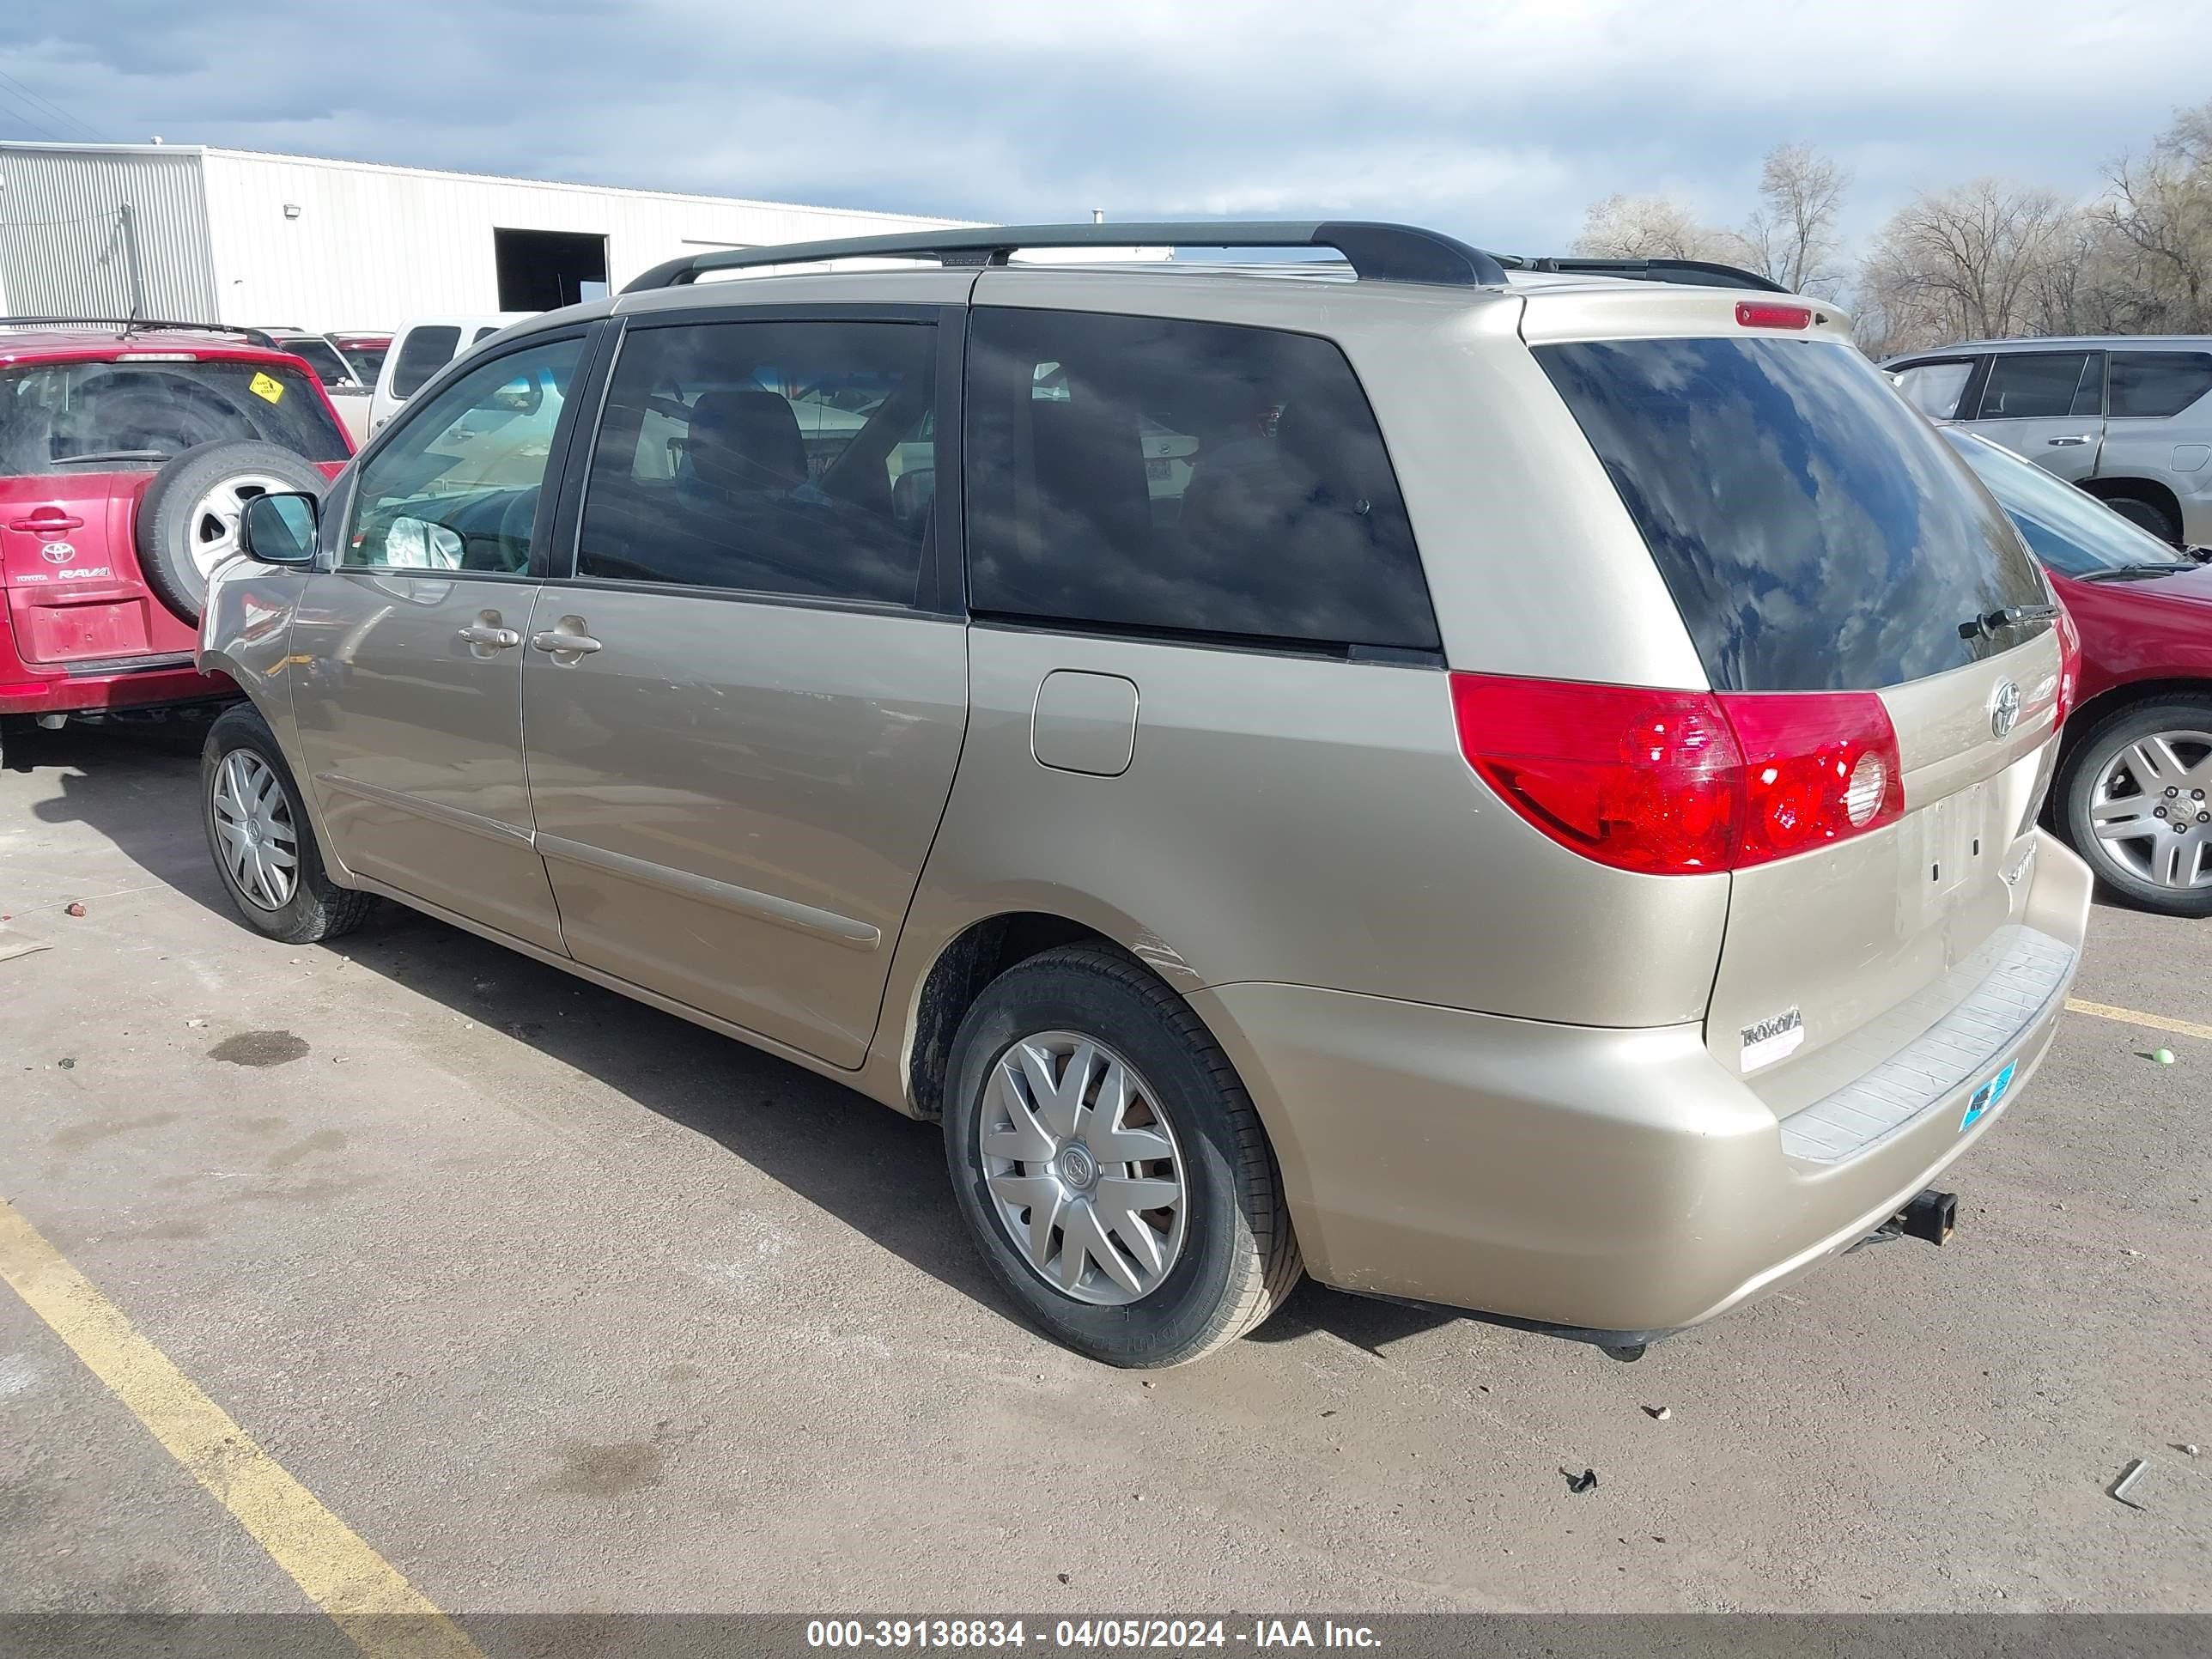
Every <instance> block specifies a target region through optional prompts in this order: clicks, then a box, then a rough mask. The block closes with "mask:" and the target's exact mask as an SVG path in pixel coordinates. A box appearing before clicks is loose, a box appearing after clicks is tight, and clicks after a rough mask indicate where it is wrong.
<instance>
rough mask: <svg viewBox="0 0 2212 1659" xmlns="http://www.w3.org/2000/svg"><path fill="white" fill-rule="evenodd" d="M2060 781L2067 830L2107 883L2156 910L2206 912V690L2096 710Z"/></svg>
mask: <svg viewBox="0 0 2212 1659" xmlns="http://www.w3.org/2000/svg"><path fill="white" fill-rule="evenodd" d="M2059 789H2060V798H2061V800H2062V803H2063V810H2062V822H2063V825H2064V828H2065V830H2066V839H2067V840H2068V841H2069V842H2072V843H2073V846H2074V849H2075V851H2076V852H2078V853H2080V854H2081V856H2082V857H2083V858H2084V859H2086V860H2088V863H2089V867H2090V868H2091V869H2093V871H2095V872H2097V874H2098V876H2099V877H2100V878H2102V879H2103V880H2104V882H2105V883H2106V884H2107V885H2108V886H2110V887H2111V888H2112V889H2113V890H2114V891H2116V892H2118V893H2119V894H2120V895H2122V896H2124V897H2125V898H2128V899H2130V900H2131V901H2132V902H2135V903H2136V904H2137V905H2140V906H2141V907H2142V908H2144V909H2146V910H2155V911H2158V912H2159V913H2160V914H2161V915H2169V916H2204V915H2212V697H2180V698H2173V699H2171V700H2167V701H2164V702H2154V703H2141V704H2137V705H2136V707H2134V708H2123V709H2120V710H2119V711H2118V712H2117V713H2115V714H2112V715H2111V716H2110V717H2109V718H2107V719H2106V720H2100V722H2098V724H2097V725H2096V726H2094V727H2093V729H2092V730H2091V731H2090V732H2089V734H2088V735H2087V737H2085V738H2082V739H2081V742H2080V744H2077V745H2076V746H2075V750H2074V751H2073V753H2072V755H2071V756H2070V757H2069V758H2068V760H2067V763H2066V773H2065V775H2064V777H2063V779H2062V780H2061V781H2060V784H2059Z"/></svg>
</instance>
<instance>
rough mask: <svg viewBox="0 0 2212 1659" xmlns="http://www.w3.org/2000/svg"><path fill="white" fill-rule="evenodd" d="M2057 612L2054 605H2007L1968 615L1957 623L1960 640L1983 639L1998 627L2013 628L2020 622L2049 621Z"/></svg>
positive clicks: (1993, 632)
mask: <svg viewBox="0 0 2212 1659" xmlns="http://www.w3.org/2000/svg"><path fill="white" fill-rule="evenodd" d="M2057 614H2058V607H2057V605H2005V606H2003V607H2002V609H1999V610H1996V611H1986V612H1984V614H1983V615H1981V616H1978V617H1968V618H1967V619H1966V621H1965V622H1962V623H1960V624H1959V637H1960V639H1962V640H1985V639H1988V638H1989V637H1990V635H1993V634H1995V633H1996V631H1997V629H2000V628H2015V627H2017V626H2019V624H2021V623H2032V622H2049V621H2050V620H2051V618H2053V617H2056V616H2057Z"/></svg>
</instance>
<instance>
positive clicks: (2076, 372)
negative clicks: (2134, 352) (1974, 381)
mask: <svg viewBox="0 0 2212 1659" xmlns="http://www.w3.org/2000/svg"><path fill="white" fill-rule="evenodd" d="M2102 368H2103V360H2102V358H2101V357H2100V355H2099V354H2098V353H2096V352H2093V351H2001V352H1999V353H1997V354H1996V357H1995V358H1994V359H1993V360H1992V361H1991V362H1990V379H1989V384H1988V385H1987V386H1984V387H1983V388H1982V411H1981V418H1982V419H1983V420H1985V421H2021V420H2037V419H2045V420H2047V419H2050V418H2051V417H2052V416H2068V415H2095V414H2097V413H2099V412H2100V405H2101V404H2102V401H2103V399H2102V395H2101V394H2102V393H2103V391H2104V387H2103V385H2102V384H2101V381H2102V374H2101V373H2100V371H2101V369H2102Z"/></svg>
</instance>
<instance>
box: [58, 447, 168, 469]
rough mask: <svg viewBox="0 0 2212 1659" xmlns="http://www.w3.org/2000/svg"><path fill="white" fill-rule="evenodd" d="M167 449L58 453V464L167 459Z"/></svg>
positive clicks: (86, 464) (71, 464) (84, 464)
mask: <svg viewBox="0 0 2212 1659" xmlns="http://www.w3.org/2000/svg"><path fill="white" fill-rule="evenodd" d="M167 459H169V451H167V450H166V449H103V450H100V451H99V452H97V453H94V454H90V455H57V456H55V457H54V459H53V464H54V465H56V466H89V465H93V464H94V463H95V462H99V461H166V460H167Z"/></svg>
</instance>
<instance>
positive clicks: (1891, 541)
mask: <svg viewBox="0 0 2212 1659" xmlns="http://www.w3.org/2000/svg"><path fill="white" fill-rule="evenodd" d="M1534 350H1535V356H1536V359H1537V361H1538V362H1540V363H1541V364H1542V365H1543V368H1544V371H1545V373H1546V374H1548V375H1549V376H1550V377H1551V380H1552V384H1553V386H1556V387H1557V388H1558V389H1559V395H1560V396H1561V397H1562V398H1565V401H1566V404H1567V407H1568V408H1569V409H1570V410H1572V411H1573V413H1574V416H1575V419H1576V420H1577V422H1579V424H1580V425H1581V427H1582V429H1583V434H1584V435H1585V436H1586V437H1588V438H1589V442H1590V447H1592V448H1593V449H1595V451H1596V452H1597V455H1598V459H1600V460H1601V461H1602V462H1603V463H1604V464H1605V469H1606V471H1607V475H1608V476H1609V477H1611V478H1612V480H1613V488H1614V489H1617V490H1618V491H1619V492H1620V499H1621V501H1622V504H1623V505H1624V506H1626V507H1627V509H1628V513H1629V516H1630V517H1631V518H1632V519H1633V520H1635V523H1636V526H1637V528H1638V531H1640V532H1642V534H1643V538H1644V545H1645V546H1646V547H1648V548H1649V549H1650V552H1651V557H1652V559H1653V561H1654V562H1656V564H1657V565H1658V567H1659V570H1660V574H1662V576H1664V577H1665V579H1666V581H1667V586H1668V592H1671V593H1672V594H1673V595H1674V603H1675V605H1676V606H1677V607H1678V608H1679V609H1680V611H1681V615H1682V620H1683V622H1684V623H1686V625H1687V627H1688V629H1689V631H1690V635H1691V638H1692V640H1693V641H1695V643H1696V645H1697V647H1698V653H1699V657H1700V659H1702V660H1703V662H1704V664H1705V671H1706V673H1707V674H1708V675H1709V676H1710V677H1711V680H1712V684H1713V685H1714V687H1715V688H1716V689H1717V690H1726V691H1829V690H1872V689H1878V688H1880V687H1882V686H1886V685H1896V684H1903V683H1905V682H1907V681H1910V680H1917V679H1921V678H1925V677H1926V676H1928V675H1930V674H1939V673H1942V671H1945V670H1946V669H1950V668H1956V667H1960V666H1961V665H1964V664H1966V663H1968V662H1971V661H1975V660H1978V659H1982V658H1984V657H1987V656H1990V655H1992V654H1995V653H1997V652H1999V651H2002V650H2008V649H2010V648H2011V647H2014V646H2016V645H2018V644H2019V643H2020V635H2018V634H2017V633H2013V634H2005V635H1999V636H1998V637H1997V638H1996V639H1994V640H1990V639H1985V638H1980V637H1977V638H1975V639H1973V640H1971V641H1970V640H1967V639H1965V638H1962V637H1961V636H1960V631H1959V629H1960V624H1961V623H1966V622H1967V621H1969V620H1970V619H1972V618H1974V617H1980V616H1984V615H1986V614H1987V613H1988V612H1990V611H1994V610H1997V609H1999V608H2001V607H2003V606H2007V605H2037V604H2042V603H2045V601H2046V599H2047V597H2048V596H2047V594H2046V593H2045V589H2044V586H2043V580H2042V578H2041V577H2040V575H2039V574H2038V573H2037V572H2036V569H2035V568H2034V566H2033V562H2031V561H2030V560H2029V558H2028V556H2027V552H2026V550H2024V549H2023V548H2022V547H2021V541H2020V538H2019V537H2018V535H2016V534H2015V532H2014V530H2013V528H2012V526H2011V525H2010V524H2009V523H2008V521H2007V520H2006V518H2005V516H2004V513H2002V510H2001V509H2000V508H1999V507H1997V505H1996V502H1995V501H1991V500H1990V497H1989V496H1988V495H1986V494H1985V493H1984V491H1983V490H1982V489H1981V488H1980V487H1979V486H1978V484H1977V483H1975V482H1974V479H1973V477H1972V474H1971V473H1970V472H1969V471H1967V469H1966V463H1965V462H1963V461H1961V460H1960V459H1958V457H1956V456H1955V455H1954V454H1952V453H1950V451H1949V449H1948V447H1947V446H1946V445H1945V444H1944V443H1943V441H1942V439H1941V438H1940V437H1938V436H1937V435H1936V431H1935V429H1934V428H1931V427H1930V426H1929V425H1928V423H1927V422H1925V421H1923V420H1922V419H1921V418H1920V417H1919V416H1917V415H1916V414H1914V413H1913V412H1912V410H1911V409H1910V408H1909V407H1908V406H1907V405H1906V404H1905V401H1904V400H1903V399H1902V398H1899V396H1898V395H1897V392H1896V391H1895V389H1894V388H1893V387H1892V386H1889V385H1888V384H1887V382H1886V381H1885V380H1883V378H1882V376H1881V374H1880V372H1879V371H1878V370H1876V369H1875V368H1874V367H1873V365H1872V364H1870V363H1869V362H1867V361H1866V360H1865V359H1864V358H1863V357H1862V356H1859V355H1858V353H1857V352H1856V351H1854V350H1852V349H1850V348H1849V347H1848V346H1844V345H1840V344H1831V343H1826V342H1821V341H1809V340H1780V339H1769V338H1756V339H1729V338H1717V339H1656V340H1600V341H1587V342H1580V343H1571V344H1555V345H1541V346H1538V347H1536V348H1534ZM2034 625H2035V626H2037V627H2042V626H2045V625H2046V624H2042V623H2037V624H2034Z"/></svg>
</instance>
